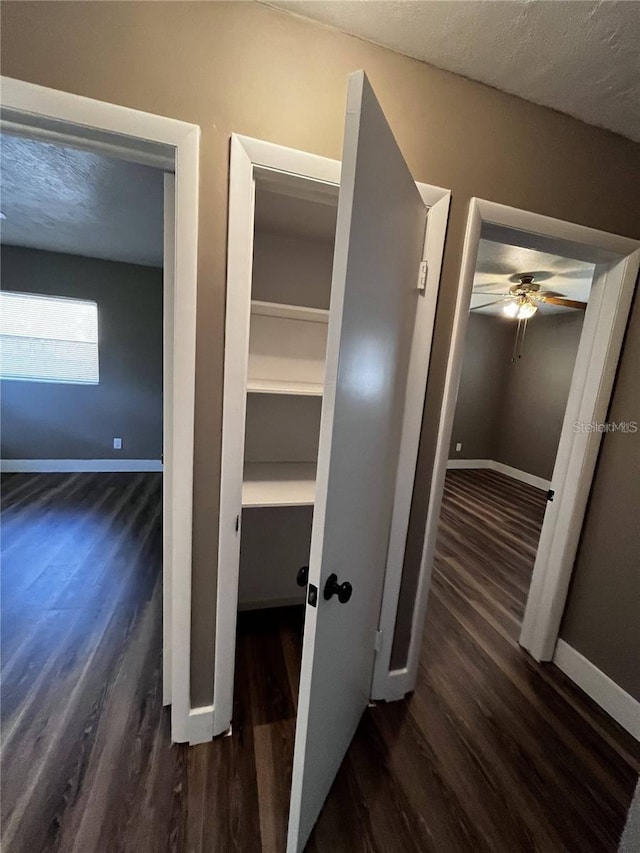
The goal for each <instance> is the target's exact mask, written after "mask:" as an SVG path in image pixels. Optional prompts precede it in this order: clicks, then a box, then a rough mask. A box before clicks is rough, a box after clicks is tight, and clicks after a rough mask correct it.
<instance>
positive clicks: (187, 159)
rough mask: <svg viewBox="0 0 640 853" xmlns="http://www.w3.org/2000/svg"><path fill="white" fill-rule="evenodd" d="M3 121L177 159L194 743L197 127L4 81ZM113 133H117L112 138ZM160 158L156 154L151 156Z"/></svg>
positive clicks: (183, 548)
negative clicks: (192, 570) (193, 629)
mask: <svg viewBox="0 0 640 853" xmlns="http://www.w3.org/2000/svg"><path fill="white" fill-rule="evenodd" d="M0 86H1V96H2V108H3V118H8V119H9V120H10V121H12V122H14V123H17V124H19V125H20V126H21V127H22V128H23V129H24V130H25V131H26V132H27V131H28V129H30V128H36V129H38V128H42V126H43V125H55V132H57V133H64V134H65V135H69V136H71V137H73V138H74V139H75V140H76V141H77V140H78V138H79V137H82V138H83V139H92V138H94V139H95V138H97V139H102V140H104V139H105V138H106V137H108V138H109V141H110V142H109V144H110V143H111V142H114V143H117V144H118V146H120V147H122V148H125V149H130V150H131V152H132V153H133V154H135V156H136V157H137V156H138V155H140V152H141V151H144V150H147V151H153V152H155V153H156V154H157V152H158V151H160V152H162V151H163V148H162V147H163V146H164V147H165V148H166V149H167V152H168V153H170V151H169V149H173V153H174V157H175V176H176V178H175V179H176V184H175V192H176V199H175V202H176V203H175V219H176V225H175V237H176V242H175V271H174V282H175V293H174V334H173V382H174V386H173V446H172V449H171V454H170V458H168V457H167V456H165V458H164V464H165V466H169V465H170V466H171V470H172V486H173V492H172V495H171V519H172V523H173V531H172V537H171V539H172V548H171V572H172V591H173V595H172V602H171V611H172V616H171V623H172V633H173V644H172V651H171V655H172V657H171V697H172V705H171V735H172V739H173V740H174V741H179V742H181V741H188V740H189V722H188V720H189V711H190V663H191V560H192V533H193V530H192V528H193V518H192V516H193V444H194V405H195V346H196V292H197V262H198V188H199V145H200V128H199V127H198V126H197V125H194V124H188V123H186V122H183V121H178V120H176V119H172V118H167V117H165V116H158V115H153V114H151V113H145V112H141V111H140V110H133V109H130V108H128V107H123V106H119V105H117V104H109V103H105V102H103V101H97V100H93V99H91V98H84V97H81V96H79V95H73V94H71V93H69V92H60V91H57V90H54V89H47V88H45V87H43V86H36V85H34V84H32V83H26V82H24V81H22V80H14V79H11V78H9V77H2V78H0ZM109 135H112V136H109ZM154 156H155V154H154Z"/></svg>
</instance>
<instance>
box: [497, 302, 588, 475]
mask: <svg viewBox="0 0 640 853" xmlns="http://www.w3.org/2000/svg"><path fill="white" fill-rule="evenodd" d="M583 320H584V314H583V313H582V311H575V312H572V313H569V314H556V315H551V316H549V317H540V316H538V317H534V318H533V320H530V321H529V324H528V327H527V332H526V336H525V340H524V345H523V347H522V357H521V358H519V359H518V360H517V361H515V362H514V363H513V364H511V362H508V368H509V370H508V377H507V381H506V383H505V393H504V397H503V400H502V407H501V410H500V422H499V425H498V432H497V435H496V455H495V457H494V458H495V459H496V460H497V461H498V462H503V463H504V464H505V465H511V466H512V467H513V468H518V469H519V470H520V471H527V472H528V473H529V474H535V475H536V477H542V478H543V479H544V480H550V479H551V475H552V474H553V466H554V465H555V462H556V456H557V453H558V444H559V443H560V433H561V432H562V423H563V421H564V415H565V411H566V409H567V399H568V397H569V386H570V385H571V377H572V376H573V367H574V365H575V363H576V355H577V353H578V344H579V343H580V335H581V333H582V323H583ZM514 334H515V330H513V331H512V335H514Z"/></svg>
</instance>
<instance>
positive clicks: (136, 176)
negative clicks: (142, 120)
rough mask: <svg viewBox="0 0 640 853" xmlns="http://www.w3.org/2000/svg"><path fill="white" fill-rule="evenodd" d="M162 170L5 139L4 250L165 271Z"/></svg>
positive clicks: (0, 192) (0, 181) (1, 183)
mask: <svg viewBox="0 0 640 853" xmlns="http://www.w3.org/2000/svg"><path fill="white" fill-rule="evenodd" d="M163 180H164V179H163V173H162V171H160V170H159V169H153V168H151V167H149V166H142V165H140V164H137V163H129V162H126V161H124V160H116V159H113V158H111V157H105V156H103V155H100V154H95V153H93V152H89V151H81V150H78V149H76V148H66V147H63V146H60V145H53V144H51V143H49V142H41V141H39V140H34V139H26V138H23V137H18V136H9V135H6V134H2V136H1V137H0V207H1V209H2V212H3V213H4V214H5V216H6V219H3V220H2V222H1V223H0V234H1V239H2V243H5V244H8V245H13V246H27V247H29V248H33V249H47V250H49V251H52V252H66V253H68V254H72V255H84V256H85V257H90V258H103V259H106V260H110V261H125V262H127V263H134V264H144V265H145V266H157V267H161V266H162V244H163V225H162V221H163Z"/></svg>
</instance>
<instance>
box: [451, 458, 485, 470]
mask: <svg viewBox="0 0 640 853" xmlns="http://www.w3.org/2000/svg"><path fill="white" fill-rule="evenodd" d="M492 462H493V460H492V459H448V460H447V470H448V471H449V470H456V469H458V470H462V471H464V470H466V469H467V468H493V464H492Z"/></svg>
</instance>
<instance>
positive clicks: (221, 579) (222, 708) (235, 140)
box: [213, 134, 451, 735]
mask: <svg viewBox="0 0 640 853" xmlns="http://www.w3.org/2000/svg"><path fill="white" fill-rule="evenodd" d="M256 170H275V171H278V172H284V173H287V174H290V175H298V176H300V177H302V178H305V179H308V180H312V181H317V182H319V183H324V184H331V185H333V186H336V185H339V184H340V162H339V161H337V160H331V159H329V158H327V157H320V156H318V155H315V154H309V153H306V152H303V151H297V150H295V149H292V148H286V147H283V146H281V145H275V144H273V143H269V142H263V141H261V140H258V139H251V138H250V137H246V136H240V135H237V134H233V136H232V139H231V166H230V172H229V224H228V250H227V310H226V325H225V360H224V393H223V414H222V465H221V481H220V529H219V546H218V592H217V605H216V638H215V650H214V653H215V663H214V692H213V695H214V717H213V733H214V735H217V734H221V733H222V732H224V731H226V730H227V729H228V727H229V724H230V722H231V717H232V709H233V683H234V669H235V633H236V620H237V607H238V574H239V561H240V535H241V525H240V520H241V517H242V469H243V456H244V431H245V417H246V390H245V389H246V382H247V366H248V349H249V323H250V317H251V280H252V260H253V230H254V202H255V174H256ZM417 187H418V190H419V191H420V193H421V195H422V198H423V200H424V202H425V205H426V206H427V207H429V208H430V213H429V217H428V220H427V237H426V240H425V245H426V251H427V254H426V256H425V257H426V258H427V261H428V275H427V280H426V286H425V293H424V297H423V298H421V300H420V302H419V314H418V317H417V318H416V322H417V323H419V324H420V325H419V334H416V336H415V340H414V343H413V348H412V354H411V366H410V381H412V382H413V383H418V382H420V380H421V378H422V377H423V375H424V378H423V380H422V387H424V384H425V380H426V372H427V370H428V358H429V353H430V350H431V336H432V332H433V322H434V317H435V304H436V300H437V293H438V286H439V281H440V268H441V264H442V254H443V251H444V236H445V230H446V222H447V216H448V211H449V201H450V195H451V194H450V192H449V190H445V189H441V188H440V187H432V186H429V185H427V184H420V183H419V184H417ZM416 272H417V271H416ZM416 286H417V281H416ZM410 399H411V402H412V405H408V406H407V409H406V412H405V421H404V426H403V437H402V447H401V463H400V468H399V472H398V479H397V486H396V500H397V507H396V511H394V519H393V526H392V539H391V543H390V551H389V557H388V563H387V579H386V583H385V590H384V597H383V608H382V614H381V620H382V621H381V625H384V626H385V628H384V631H383V637H384V636H385V635H386V637H387V638H388V639H387V642H388V644H389V646H388V655H387V658H386V661H387V662H386V672H385V671H384V665H383V664H381V663H380V662H378V661H377V662H376V682H377V683H378V684H379V685H381V687H380V689H387V690H390V691H391V692H397V688H396V687H395V686H394V687H392V688H385V682H386V680H387V679H388V678H389V676H390V673H389V672H388V666H389V662H388V661H389V657H390V654H391V640H392V635H393V624H394V620H395V610H396V608H397V599H398V595H399V590H400V580H401V574H402V560H403V556H404V542H402V547H400V541H401V540H402V539H403V537H404V536H406V529H407V526H408V522H409V510H410V505H411V493H412V490H413V478H414V475H415V463H416V458H417V453H418V439H419V430H420V422H421V419H422V408H423V405H424V399H419V400H415V399H414V398H410ZM401 472H402V473H401ZM392 546H393V547H392ZM382 648H384V652H385V654H386V653H387V648H386V646H383V647H381V650H382ZM379 657H380V659H381V660H383V659H382V657H381V656H380V655H379ZM385 676H386V678H385ZM404 692H406V691H404Z"/></svg>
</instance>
